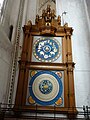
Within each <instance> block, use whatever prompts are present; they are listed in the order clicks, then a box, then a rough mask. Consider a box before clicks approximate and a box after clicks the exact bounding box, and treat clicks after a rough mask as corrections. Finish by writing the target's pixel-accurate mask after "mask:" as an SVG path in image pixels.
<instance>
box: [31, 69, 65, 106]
mask: <svg viewBox="0 0 90 120" xmlns="http://www.w3.org/2000/svg"><path fill="white" fill-rule="evenodd" d="M62 91H63V85H62V81H61V77H59V76H58V74H57V72H56V73H55V72H52V71H39V72H37V73H36V74H35V75H34V76H33V77H32V78H31V80H30V82H29V93H30V96H31V98H32V99H33V100H34V101H35V102H36V103H38V104H40V105H52V104H55V102H57V101H58V99H59V98H60V97H61V95H62Z"/></svg>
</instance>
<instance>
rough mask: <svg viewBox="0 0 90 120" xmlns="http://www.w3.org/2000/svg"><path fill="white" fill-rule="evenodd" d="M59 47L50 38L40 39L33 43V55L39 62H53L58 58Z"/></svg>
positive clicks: (56, 41) (56, 42) (55, 40)
mask: <svg viewBox="0 0 90 120" xmlns="http://www.w3.org/2000/svg"><path fill="white" fill-rule="evenodd" d="M60 54H61V45H60V43H59V42H58V40H57V39H55V38H52V37H40V38H39V39H37V40H36V41H35V43H34V47H33V55H34V57H35V58H36V59H37V60H39V61H41V62H54V61H55V60H57V59H58V58H59V57H60Z"/></svg>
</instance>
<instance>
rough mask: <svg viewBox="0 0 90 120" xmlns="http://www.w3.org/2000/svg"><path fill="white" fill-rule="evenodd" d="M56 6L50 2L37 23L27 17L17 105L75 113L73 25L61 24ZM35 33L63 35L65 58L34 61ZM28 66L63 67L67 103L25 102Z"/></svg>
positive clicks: (65, 100)
mask: <svg viewBox="0 0 90 120" xmlns="http://www.w3.org/2000/svg"><path fill="white" fill-rule="evenodd" d="M55 17H56V16H55V13H54V10H51V8H50V6H49V5H48V6H47V9H46V10H43V12H42V17H40V16H39V15H37V16H36V20H35V25H32V23H31V21H28V23H27V24H26V25H24V27H23V31H24V41H23V48H22V54H21V60H20V61H19V77H18V85H17V92H16V100H15V107H14V108H16V109H22V110H29V111H35V110H37V111H44V112H56V113H66V114H67V113H71V114H72V113H76V112H77V110H76V108H75V93H74V77H73V70H74V65H75V64H74V62H73V61H72V46H71V35H72V33H73V29H72V27H68V24H65V25H64V26H61V17H60V16H58V18H57V19H56V18H55ZM33 36H47V37H61V38H62V62H61V63H53V62H35V61H32V50H33V49H32V47H33ZM29 70H62V71H64V107H59V106H41V105H36V106H33V105H26V96H27V86H28V75H29Z"/></svg>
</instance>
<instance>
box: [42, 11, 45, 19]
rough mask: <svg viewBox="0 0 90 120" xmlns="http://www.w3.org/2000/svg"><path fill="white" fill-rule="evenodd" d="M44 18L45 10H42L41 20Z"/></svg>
mask: <svg viewBox="0 0 90 120" xmlns="http://www.w3.org/2000/svg"><path fill="white" fill-rule="evenodd" d="M44 17H45V10H44V9H43V10H42V18H44Z"/></svg>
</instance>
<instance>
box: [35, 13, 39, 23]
mask: <svg viewBox="0 0 90 120" xmlns="http://www.w3.org/2000/svg"><path fill="white" fill-rule="evenodd" d="M38 21H39V15H38V14H37V15H36V19H35V23H36V24H37V23H38Z"/></svg>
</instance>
